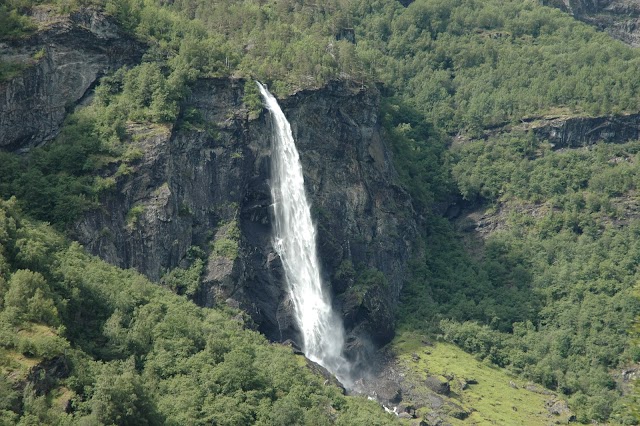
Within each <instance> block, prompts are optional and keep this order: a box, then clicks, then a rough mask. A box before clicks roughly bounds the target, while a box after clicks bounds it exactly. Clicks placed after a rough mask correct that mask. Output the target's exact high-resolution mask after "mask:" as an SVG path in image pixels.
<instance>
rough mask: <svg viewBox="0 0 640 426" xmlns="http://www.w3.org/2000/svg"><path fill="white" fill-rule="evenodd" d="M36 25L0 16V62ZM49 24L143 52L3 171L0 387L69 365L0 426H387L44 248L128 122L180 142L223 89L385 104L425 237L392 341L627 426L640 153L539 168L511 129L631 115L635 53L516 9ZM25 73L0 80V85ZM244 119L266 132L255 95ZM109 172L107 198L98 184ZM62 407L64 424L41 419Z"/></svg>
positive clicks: (559, 15) (545, 152)
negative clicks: (624, 378) (482, 229)
mask: <svg viewBox="0 0 640 426" xmlns="http://www.w3.org/2000/svg"><path fill="white" fill-rule="evenodd" d="M41 3H43V2H38V1H33V0H7V1H5V2H4V3H3V4H2V5H0V38H3V39H7V40H15V39H18V38H20V37H26V36H28V35H29V34H30V33H32V32H34V31H37V25H36V24H35V23H34V22H33V20H32V19H30V18H29V14H30V11H31V10H32V8H35V7H38V5H39V4H41ZM405 3H408V2H405ZM47 4H51V5H53V6H55V7H57V8H58V9H59V11H60V12H61V13H68V12H70V11H73V10H75V9H77V8H79V7H85V6H96V7H101V8H104V10H105V11H106V12H107V13H109V14H111V15H112V16H114V17H115V18H116V19H117V20H118V21H119V22H120V24H121V25H122V27H123V28H125V29H126V30H127V31H128V32H129V33H130V34H132V35H133V36H135V37H136V38H137V39H139V40H141V41H143V42H144V43H146V44H147V45H148V46H149V48H148V50H147V51H146V53H145V54H144V57H143V60H142V62H141V63H140V64H139V65H137V66H133V67H124V68H121V69H119V70H118V71H116V72H114V73H112V74H110V75H107V76H105V77H103V78H102V79H101V81H100V84H99V85H98V86H97V87H96V89H95V96H94V99H93V102H92V103H91V105H89V106H87V107H85V108H82V109H79V110H77V111H76V112H75V113H73V114H71V115H70V116H69V117H68V119H67V121H66V123H65V126H64V128H63V130H62V132H61V134H60V135H59V136H58V137H57V139H56V140H55V141H54V142H53V143H50V144H47V145H46V146H45V147H43V148H40V149H35V150H32V152H30V153H29V154H28V155H23V156H17V155H15V154H11V153H7V152H2V151H0V164H2V167H1V168H0V195H1V196H2V197H3V198H4V199H5V200H8V201H4V202H3V204H2V207H1V209H0V214H1V216H0V218H2V222H1V227H0V242H1V243H2V244H1V245H0V247H2V248H3V252H0V307H1V308H2V312H1V313H0V333H2V338H1V339H0V341H1V342H2V343H0V346H1V348H2V349H1V351H2V352H0V354H1V356H2V359H3V362H2V365H3V366H9V367H3V368H5V369H11V370H12V371H13V370H16V371H21V372H23V373H24V372H26V371H27V369H28V367H29V366H30V365H34V364H36V363H37V361H39V360H51V359H55V358H56V357H57V356H58V355H59V354H61V353H64V354H65V358H66V359H68V364H65V365H64V366H60V367H59V368H61V369H65V370H66V371H68V374H67V377H66V378H65V379H64V381H63V385H62V386H59V385H57V384H56V385H55V386H54V385H53V384H50V383H47V377H44V378H42V387H41V388H35V389H24V390H21V392H22V394H20V395H18V393H17V391H16V390H15V389H14V388H13V387H12V384H11V382H10V380H9V379H6V378H4V377H0V380H2V382H0V404H1V405H0V409H2V410H4V411H2V413H3V416H4V419H5V420H4V421H5V422H8V423H11V422H13V421H16V420H17V418H18V415H17V414H16V413H17V412H21V413H23V415H22V416H21V417H20V424H25V425H26V424H43V423H58V424H65V423H66V422H69V423H71V422H73V421H76V420H78V421H81V422H89V423H91V422H94V421H97V422H103V423H105V424H110V423H114V424H133V423H132V422H134V419H135V421H139V420H140V419H141V418H144V419H147V420H148V422H149V423H152V424H156V423H169V424H187V423H191V422H193V423H198V422H203V423H204V422H208V423H209V424H211V423H213V424H249V423H257V424H265V425H266V424H296V423H298V424H329V423H332V422H336V423H338V424H360V423H359V422H364V419H365V418H367V419H368V420H366V422H367V423H366V424H386V422H387V421H388V422H391V421H392V420H393V418H391V417H389V418H388V419H387V418H383V417H381V415H380V413H378V412H376V411H375V404H373V405H372V404H371V403H368V402H366V401H363V400H360V399H353V398H346V397H343V396H342V395H341V394H340V393H339V391H338V390H337V388H333V387H330V388H328V387H323V386H321V382H322V380H321V379H319V378H318V377H316V376H313V375H312V374H311V373H309V372H307V371H306V370H305V369H303V368H302V367H301V366H300V365H298V364H296V362H297V361H296V360H295V358H293V356H292V355H291V354H290V353H289V352H290V351H289V350H288V349H285V348H281V347H277V346H274V345H270V344H268V343H267V342H266V341H265V340H264V338H262V337H260V336H259V335H257V334H256V333H254V332H251V331H248V330H245V329H244V328H243V325H242V314H240V313H238V312H221V311H218V310H204V309H201V308H197V307H195V305H193V304H192V303H191V302H189V301H188V300H186V298H185V297H181V296H177V295H174V294H171V293H170V291H168V290H166V289H163V288H160V287H158V286H154V285H152V284H151V283H149V282H148V281H146V280H145V279H144V278H143V277H141V276H139V275H136V274H134V273H132V272H128V271H127V272H123V271H119V270H117V269H116V268H113V267H110V266H107V265H106V264H104V263H102V262H100V261H98V260H97V259H95V258H92V257H90V256H88V255H86V254H84V253H83V251H82V249H81V248H80V247H79V246H78V245H77V244H74V243H69V242H68V241H67V240H65V238H64V237H63V236H62V235H61V234H60V233H59V232H64V231H65V229H66V228H67V227H68V226H69V225H70V224H71V223H73V221H74V220H76V219H77V218H78V217H79V216H80V215H81V214H82V213H83V212H85V211H87V210H90V209H92V208H95V207H96V206H97V205H98V203H99V199H100V195H101V194H102V193H104V191H108V190H109V188H111V187H112V186H113V185H114V184H115V178H117V176H118V175H119V174H126V173H128V164H129V163H130V162H133V161H135V160H136V159H138V158H140V156H141V155H142V154H141V152H139V150H137V149H134V148H132V147H131V145H130V144H129V142H130V138H131V136H130V135H128V134H127V132H126V124H127V123H128V122H150V123H168V122H175V121H176V120H178V121H181V122H182V123H188V122H189V121H190V120H191V121H194V120H196V118H194V117H190V116H189V111H183V110H182V109H181V101H182V100H183V99H184V98H185V96H187V95H188V94H189V92H190V87H191V85H192V84H193V83H194V82H195V81H196V80H197V79H198V78H203V77H225V76H229V77H235V78H246V79H260V80H262V81H265V82H267V83H269V85H270V87H271V88H272V90H273V92H274V93H276V94H277V95H279V96H281V97H286V96H288V95H290V94H292V93H294V92H296V91H298V90H300V89H303V88H317V87H321V86H322V85H324V84H326V83H327V82H328V81H330V80H333V79H342V80H348V81H351V82H353V84H354V85H357V86H360V87H375V86H380V87H381V92H382V97H383V99H382V121H383V125H384V128H385V132H386V135H387V137H388V139H389V140H390V141H391V143H392V149H393V152H394V161H395V163H396V166H397V170H398V173H399V178H400V180H401V181H402V183H403V185H404V187H405V188H406V189H407V190H408V191H409V193H410V194H411V196H412V198H413V202H414V205H415V207H416V210H417V213H418V214H419V215H421V216H423V218H424V220H422V222H421V223H422V224H423V229H422V230H421V231H422V233H421V241H419V244H420V245H421V246H422V248H423V250H422V254H421V255H420V256H418V257H417V258H415V259H413V260H412V262H411V278H410V280H409V281H408V282H407V283H406V286H405V289H404V294H403V304H402V306H401V308H400V311H399V313H398V318H397V327H398V328H399V329H405V330H412V331H417V332H420V333H424V334H425V335H428V336H434V337H439V338H442V339H444V340H447V341H449V342H452V343H455V344H456V345H458V346H460V347H461V348H463V349H464V350H465V351H468V352H469V353H471V354H474V355H475V356H476V357H477V358H478V359H482V360H485V361H486V362H488V363H492V364H494V365H496V366H500V367H504V368H507V369H510V370H511V371H513V372H514V373H516V374H518V375H520V376H521V377H525V378H527V379H529V380H532V381H535V382H537V383H540V384H542V385H544V386H546V387H547V388H549V389H552V390H554V391H557V392H559V393H561V394H563V395H565V396H566V398H567V399H568V401H569V406H570V407H571V409H572V410H573V411H574V412H575V414H576V419H577V420H578V421H580V422H583V423H589V422H592V421H597V422H607V421H610V422H614V423H621V424H638V422H640V417H638V415H639V414H638V413H637V410H636V412H634V410H632V409H631V407H632V405H633V395H627V396H623V395H622V393H621V390H620V387H619V386H618V383H617V382H616V377H615V374H616V371H618V370H620V368H622V366H624V365H629V364H633V363H636V364H637V363H638V362H640V348H639V347H638V344H637V339H638V337H637V330H635V331H634V325H635V327H636V328H637V321H638V316H639V315H640V300H638V294H637V292H638V288H637V282H638V279H639V278H640V269H639V266H640V265H639V263H640V239H639V237H640V221H639V219H638V214H637V210H636V209H635V207H634V206H635V204H634V203H633V200H634V198H635V197H636V196H637V192H636V191H637V186H639V185H640V142H633V141H631V142H628V143H625V144H617V145H608V144H604V143H602V144H597V145H594V146H590V147H584V148H576V149H563V150H557V149H554V147H553V146H551V145H550V144H549V143H548V142H547V141H545V140H543V139H541V138H539V137H536V136H535V134H534V133H533V132H531V131H528V130H527V129H517V128H516V124H518V123H520V122H522V121H531V120H535V119H539V118H542V117H544V116H545V115H549V114H553V115H555V116H564V117H569V116H595V115H607V114H623V113H629V112H638V110H640V84H639V82H640V79H639V78H638V77H639V75H638V69H640V68H639V65H640V52H639V51H637V50H634V49H633V48H631V47H628V46H626V45H624V44H623V43H621V42H618V41H615V40H613V39H611V38H610V37H609V36H607V35H606V34H604V33H601V32H598V31H596V30H595V29H593V28H591V27H589V26H587V25H585V24H582V23H580V22H578V21H576V20H575V19H573V18H572V17H570V16H569V15H567V14H565V13H563V12H561V11H559V10H556V9H553V8H548V7H544V6H541V5H540V4H539V3H538V2H534V1H522V0H507V1H497V0H486V1H479V0H450V1H441V0H416V1H414V2H411V4H410V5H408V6H407V7H405V6H404V5H402V4H401V3H400V2H396V1H383V0H374V1H366V0H322V1H315V2H306V1H301V0H278V1H272V2H267V1H263V0H246V1H222V0H220V1H218V0H207V1H204V0H175V1H172V2H164V1H159V0H94V1H73V0H57V1H55V2H48V3H47ZM343 29H353V31H354V37H355V43H354V42H352V41H353V40H348V39H346V38H344V37H341V36H340V34H341V31H342V30H343ZM24 66H27V65H24V64H16V63H2V62H0V81H2V80H7V79H10V78H11V77H12V76H14V75H16V73H19V72H20V71H21V69H22V68H23V67H24ZM244 101H245V104H246V105H247V108H248V109H249V110H250V111H256V110H259V109H260V108H261V102H260V98H259V95H258V93H257V91H256V90H255V87H254V86H253V85H252V84H250V83H249V84H248V85H247V90H246V92H245V99H244ZM497 128H504V129H507V130H508V131H503V132H497V131H496V132H493V131H492V130H495V129H497ZM454 136H459V137H461V139H462V140H463V142H461V143H456V144H452V140H453V138H454ZM116 162H118V163H119V164H120V166H119V168H118V170H117V172H116V174H115V175H113V176H105V174H104V173H102V174H101V173H98V171H100V170H103V169H104V168H105V167H106V166H107V165H109V164H114V163H116ZM10 197H15V198H11V199H10ZM451 200H457V202H459V203H460V204H463V205H465V206H467V207H468V208H469V209H484V210H483V211H485V212H486V214H488V215H489V216H491V217H494V218H496V220H497V221H499V222H500V223H501V226H499V227H498V229H497V230H496V231H494V232H491V233H489V234H488V235H486V236H485V237H483V238H478V237H476V236H470V235H469V233H465V232H464V228H465V223H464V218H461V219H457V220H449V219H445V218H443V217H442V215H441V214H438V212H437V209H435V208H434V206H435V205H436V204H438V203H443V202H450V201H451ZM41 221H46V222H49V223H50V224H51V226H52V227H49V226H48V225H44V224H42V222H41ZM80 265H82V267H81V266H80ZM80 271H82V272H80ZM176 287H179V285H174V286H173V288H174V289H175V288H176ZM88 310H91V311H95V312H98V314H97V316H96V318H95V320H93V321H89V320H88V319H87V311H88ZM185 324H189V327H188V328H187V327H184V325H185ZM16 330H19V332H17V333H16ZM24 354H28V355H29V356H25V355H24ZM274 368H275V369H276V373H274ZM7 371H8V370H7ZM107 377H109V378H110V380H107ZM114 377H115V379H113V378H114ZM54 388H55V389H57V390H56V392H58V393H57V394H55V395H53V394H51V393H48V392H49V391H50V390H51V389H54ZM70 395H73V397H70ZM130 395H135V398H133V399H132V398H130ZM125 396H127V398H125ZM70 399H71V400H73V401H74V404H77V406H75V407H74V410H73V414H61V413H60V410H57V411H56V410H55V409H54V407H55V406H56V404H58V403H59V402H60V401H62V400H70ZM277 416H290V417H286V418H285V417H282V418H279V417H277ZM372 418H374V419H377V420H371V419H372ZM375 421H377V422H378V423H375Z"/></svg>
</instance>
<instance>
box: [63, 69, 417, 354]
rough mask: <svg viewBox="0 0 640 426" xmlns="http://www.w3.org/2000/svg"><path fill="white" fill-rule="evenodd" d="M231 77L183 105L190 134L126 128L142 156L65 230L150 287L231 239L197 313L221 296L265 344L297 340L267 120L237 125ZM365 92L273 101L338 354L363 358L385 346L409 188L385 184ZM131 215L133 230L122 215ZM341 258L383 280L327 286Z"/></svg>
mask: <svg viewBox="0 0 640 426" xmlns="http://www.w3.org/2000/svg"><path fill="white" fill-rule="evenodd" d="M244 84H245V82H244V81H242V80H229V79H208V80H200V81H198V82H197V84H196V87H194V88H193V90H192V95H191V96H190V97H189V98H188V99H187V100H186V101H185V103H184V105H183V108H185V109H186V108H195V109H196V110H197V111H198V112H199V113H200V115H201V116H202V119H203V121H204V124H202V125H201V126H199V127H201V128H202V129H200V130H198V129H194V127H195V126H183V125H181V123H180V122H178V123H176V125H175V126H173V127H169V128H158V127H156V128H145V127H140V128H136V127H131V128H130V129H129V131H130V132H132V133H134V134H136V138H135V139H136V140H137V141H138V142H136V143H138V144H139V148H140V149H141V150H142V151H143V152H144V156H143V157H142V159H141V160H140V161H139V162H138V163H137V164H134V166H133V169H134V170H133V172H132V173H130V174H129V175H127V176H123V177H121V178H119V179H118V181H117V185H116V188H115V190H114V191H113V192H112V193H110V194H107V195H105V196H104V197H103V198H102V200H101V202H102V206H103V207H102V208H101V209H99V210H97V211H94V212H90V213H88V214H86V215H85V217H84V218H83V219H82V220H80V221H79V222H78V223H77V224H76V225H75V227H74V236H75V238H77V239H78V240H79V241H80V242H81V243H83V244H84V245H85V246H86V248H87V249H88V250H89V251H91V252H92V253H94V254H96V255H98V256H100V257H102V258H103V259H105V260H107V261H108V262H110V263H112V264H115V265H118V266H120V267H123V268H135V269H137V270H138V271H140V272H142V273H143V274H145V275H147V276H148V277H149V278H151V279H152V280H159V279H160V277H161V276H162V275H163V274H164V273H165V272H166V271H169V270H171V269H172V268H174V267H176V266H178V265H183V264H184V260H185V256H186V254H187V251H188V250H189V248H190V247H191V246H198V247H200V248H201V249H203V250H205V251H209V250H210V247H211V244H212V243H214V242H215V241H218V240H220V239H221V238H226V237H225V233H224V232H222V231H221V230H222V229H223V228H224V227H225V226H227V225H228V224H229V223H230V222H231V221H235V223H236V224H237V227H238V228H239V230H240V238H239V241H238V253H237V256H235V257H234V258H225V257H220V256H209V258H208V260H207V264H206V267H205V273H204V276H203V286H202V289H201V290H200V291H199V292H198V294H197V295H196V297H195V300H196V302H197V303H198V304H200V305H203V306H213V305H215V304H217V303H220V302H223V301H225V300H227V299H228V298H233V300H235V301H237V302H238V303H239V306H240V307H241V308H242V309H243V310H245V311H246V312H247V313H249V315H250V316H251V318H252V320H253V321H254V322H255V323H256V324H257V325H258V329H259V330H260V331H261V332H263V333H264V334H266V335H267V337H269V338H270V339H272V340H277V341H284V340H286V339H293V340H295V341H299V340H300V339H299V336H298V332H297V327H296V324H295V321H294V319H293V315H292V313H293V311H292V304H291V302H290V301H289V298H288V291H287V289H286V284H285V281H284V275H283V270H282V263H281V261H280V259H279V257H278V256H277V255H276V254H275V253H274V250H273V247H272V241H271V217H270V210H269V206H270V204H271V194H270V189H269V186H268V182H269V167H270V161H269V159H270V158H269V156H270V146H271V136H270V135H271V127H270V126H271V122H270V119H269V116H268V115H267V114H264V113H263V114H262V115H260V116H259V117H258V118H257V119H254V120H249V119H248V118H247V117H248V112H247V110H246V109H245V107H244V105H243V103H242V98H243V94H244V93H243V88H244ZM378 102H379V95H378V92H377V91H376V90H375V89H365V90H361V89H356V90H354V89H352V88H350V87H349V86H348V84H346V83H338V82H334V83H330V84H329V85H328V86H327V87H325V88H322V89H319V90H308V91H301V92H298V93H296V94H295V95H292V96H291V97H289V98H287V99H284V100H282V101H281V102H280V103H281V105H282V108H283V110H284V112H285V114H286V115H287V117H288V119H289V121H290V122H291V126H292V130H293V133H294V137H295V139H296V144H297V146H298V150H299V152H300V156H301V161H302V163H303V169H304V174H305V183H306V189H307V194H308V196H309V198H310V201H311V203H312V215H313V218H314V221H315V223H316V224H317V230H318V234H317V243H318V249H319V256H320V259H321V263H322V265H321V266H322V272H323V278H324V280H325V282H326V283H327V285H328V286H329V287H330V288H331V289H332V292H333V293H334V296H335V297H334V299H335V301H336V302H335V303H336V309H337V311H338V312H342V315H343V319H344V322H345V326H346V330H347V333H348V345H347V348H346V351H347V356H349V357H350V359H352V360H355V361H356V362H357V360H360V359H364V358H366V356H365V355H366V354H368V351H369V350H370V348H372V347H374V346H381V345H383V344H384V343H386V342H388V341H389V340H390V339H391V338H392V337H393V333H394V330H393V312H394V309H395V307H396V304H397V302H398V297H399V294H400V290H401V287H402V282H403V280H404V279H405V270H406V262H407V261H408V259H409V257H410V256H411V253H412V250H413V248H412V243H411V242H412V241H415V236H416V234H417V231H416V225H415V222H414V219H413V215H414V212H413V208H412V204H411V200H410V198H409V196H408V195H407V193H406V192H405V191H404V190H403V189H402V188H401V187H400V186H398V184H397V181H396V173H395V171H394V168H393V164H392V162H391V158H390V153H389V149H388V148H387V146H386V142H385V140H384V139H383V136H382V132H381V129H380V123H379V117H378V114H379V110H378ZM136 205H138V206H142V207H143V210H144V212H143V214H141V215H140V217H139V220H138V221H137V222H136V224H135V226H130V225H128V224H127V212H128V211H130V209H131V208H132V207H133V206H136ZM345 261H349V262H351V263H352V264H353V265H360V266H359V267H361V268H374V269H377V270H379V271H381V272H382V273H383V274H384V276H385V279H386V283H382V284H381V285H378V286H374V287H373V288H370V289H368V290H367V291H366V292H365V294H359V293H356V292H354V291H352V287H353V286H354V284H355V280H353V279H350V280H349V279H347V280H343V281H342V282H340V283H339V285H337V286H336V287H333V285H332V284H333V283H332V280H331V278H332V277H333V276H334V275H335V274H336V271H337V270H338V267H339V266H340V265H341V264H342V263H343V262H345Z"/></svg>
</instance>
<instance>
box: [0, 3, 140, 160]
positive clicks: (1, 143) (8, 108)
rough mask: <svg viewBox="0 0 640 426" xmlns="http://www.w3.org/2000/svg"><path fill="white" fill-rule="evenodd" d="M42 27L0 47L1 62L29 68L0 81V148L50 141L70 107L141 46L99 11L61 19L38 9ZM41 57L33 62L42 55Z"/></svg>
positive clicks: (136, 57) (89, 10) (133, 57)
mask: <svg viewBox="0 0 640 426" xmlns="http://www.w3.org/2000/svg"><path fill="white" fill-rule="evenodd" d="M37 12H38V13H37V16H36V19H39V20H41V21H44V22H45V23H46V29H45V30H43V31H38V32H36V33H35V34H34V35H33V36H31V37H29V38H28V39H26V40H21V41H17V42H13V43H0V56H2V57H3V60H5V61H18V62H20V63H28V64H30V65H29V66H28V67H27V69H26V70H25V71H24V72H23V73H22V74H21V75H19V76H17V77H15V78H13V79H11V80H9V81H8V82H4V83H0V148H1V149H5V150H14V151H15V150H20V151H24V150H28V149H30V148H32V147H34V146H37V145H40V144H42V143H45V142H47V141H50V140H52V139H53V138H54V137H55V136H56V135H57V134H58V132H59V130H60V126H61V125H62V122H63V120H64V118H65V116H66V115H67V113H68V112H69V110H72V109H73V107H74V106H75V105H76V104H77V103H78V102H80V101H81V100H82V99H83V97H84V96H85V95H87V93H88V92H89V90H90V89H91V88H92V87H93V85H94V84H95V82H96V81H97V79H98V78H99V77H100V76H102V75H103V74H104V73H105V72H107V71H108V70H114V69H117V68H119V67H121V66H122V65H124V64H131V63H135V62H137V61H138V60H139V59H140V57H141V56H142V52H143V51H144V48H143V46H142V45H141V44H140V43H139V42H137V41H135V40H134V39H133V38H131V37H129V36H127V35H126V34H124V32H122V31H121V30H120V29H119V28H118V26H117V25H116V22H115V20H114V19H113V18H110V17H108V16H107V15H105V14H104V13H102V12H100V11H99V10H98V9H94V8H82V9H80V10H79V11H77V12H75V13H72V14H71V15H64V16H59V15H56V14H55V13H53V12H51V11H50V10H46V9H43V8H42V7H41V8H39V9H37ZM41 50H42V51H43V52H44V55H43V56H42V57H41V58H39V59H35V58H36V57H37V56H36V53H39V52H40V51H41Z"/></svg>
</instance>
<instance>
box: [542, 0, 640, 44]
mask: <svg viewBox="0 0 640 426" xmlns="http://www.w3.org/2000/svg"><path fill="white" fill-rule="evenodd" d="M544 3H545V4H548V5H549V6H554V7H558V8H560V9H561V10H564V11H565V12H568V13H571V14H572V15H573V16H575V17H576V18H577V19H580V20H581V21H584V22H586V23H588V24H591V25H593V26H595V27H597V28H598V29H600V30H604V31H606V32H608V33H609V34H611V36H612V37H615V38H617V39H618V40H622V41H624V42H625V43H628V44H630V45H631V46H633V47H638V46H640V26H639V25H640V4H638V2H636V1H633V0H549V1H545V2H544Z"/></svg>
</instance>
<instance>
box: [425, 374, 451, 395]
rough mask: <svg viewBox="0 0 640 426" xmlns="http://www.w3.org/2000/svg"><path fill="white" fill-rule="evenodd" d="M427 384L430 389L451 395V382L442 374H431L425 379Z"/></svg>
mask: <svg viewBox="0 0 640 426" xmlns="http://www.w3.org/2000/svg"><path fill="white" fill-rule="evenodd" d="M425 384H426V385H427V387H428V388H429V389H431V390H432V391H434V392H435V393H437V394H440V395H449V392H451V387H450V386H449V382H448V381H447V379H446V378H444V377H442V376H429V377H427V379H426V380H425Z"/></svg>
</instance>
